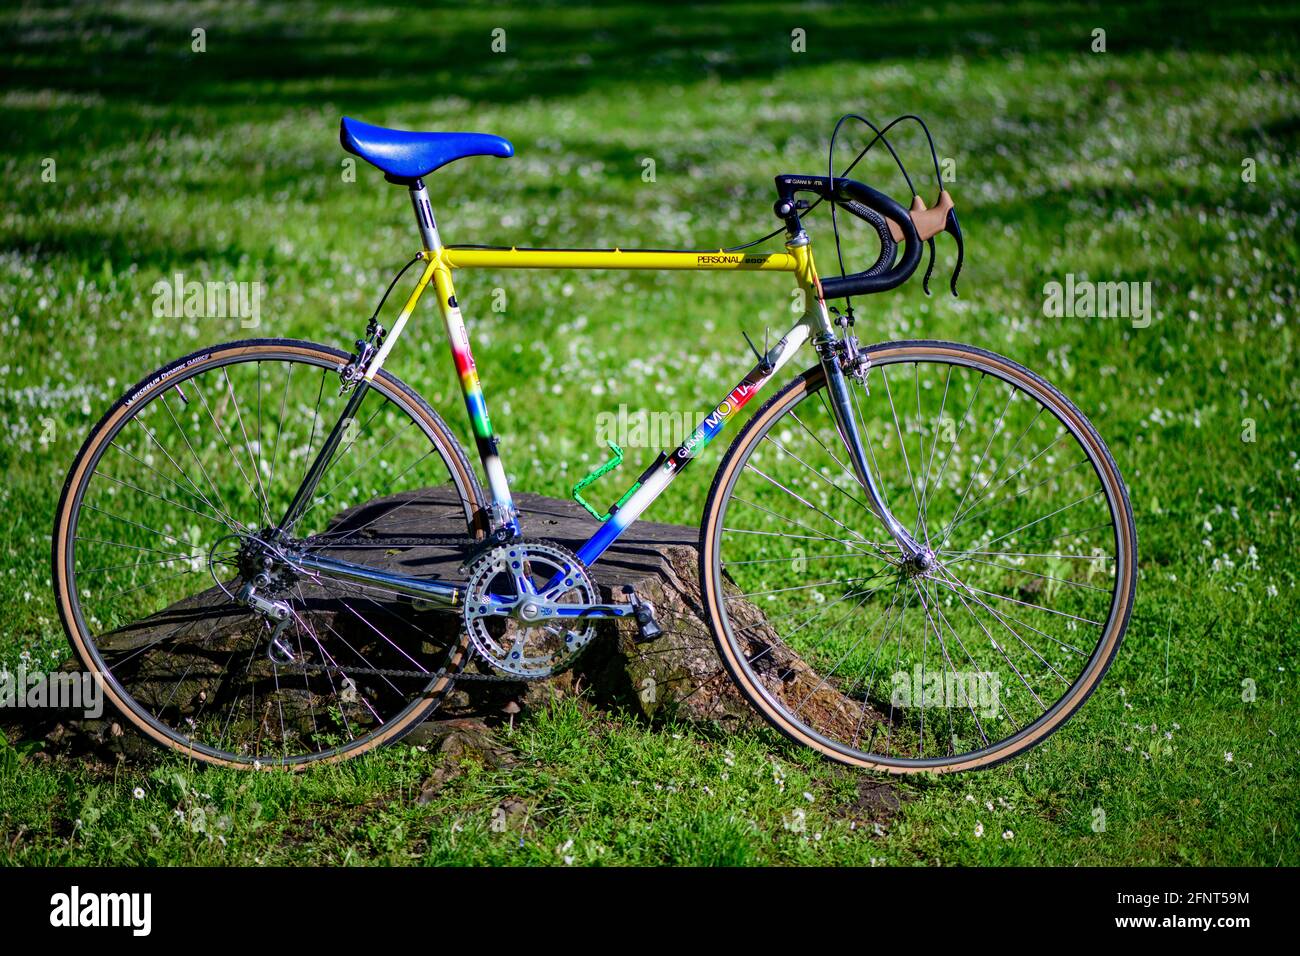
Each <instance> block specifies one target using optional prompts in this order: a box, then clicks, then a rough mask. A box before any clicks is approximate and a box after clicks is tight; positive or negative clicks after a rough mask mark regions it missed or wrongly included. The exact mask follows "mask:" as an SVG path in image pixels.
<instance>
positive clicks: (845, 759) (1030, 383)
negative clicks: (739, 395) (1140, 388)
mask: <svg viewBox="0 0 1300 956" xmlns="http://www.w3.org/2000/svg"><path fill="white" fill-rule="evenodd" d="M865 351H866V352H867V353H868V354H870V356H871V358H872V361H873V363H876V364H879V363H881V362H883V361H891V362H899V361H910V360H912V359H920V360H925V359H939V360H945V359H948V360H950V359H954V358H964V359H966V360H967V362H965V363H962V364H970V360H972V359H977V360H978V361H979V362H980V363H983V364H985V365H988V366H990V367H991V368H993V369H996V370H997V371H998V372H999V373H1001V374H1003V375H1005V376H1006V377H1007V379H1008V380H1010V381H1013V382H1015V383H1016V384H1017V385H1018V386H1020V387H1022V388H1024V389H1025V390H1027V391H1028V392H1029V393H1030V394H1031V395H1033V396H1034V397H1036V398H1037V399H1039V400H1040V401H1042V402H1043V403H1044V404H1046V405H1047V406H1048V407H1049V408H1050V409H1052V410H1053V411H1054V412H1055V413H1056V414H1058V415H1059V416H1060V417H1061V418H1062V419H1063V420H1064V421H1065V422H1066V425H1067V427H1069V428H1070V430H1071V431H1072V432H1073V433H1074V435H1075V436H1076V437H1077V438H1078V439H1079V440H1080V441H1081V442H1083V443H1084V444H1085V446H1086V447H1087V450H1088V452H1089V455H1090V457H1091V458H1092V460H1093V462H1094V464H1095V465H1096V466H1097V470H1098V474H1099V475H1100V477H1101V480H1102V482H1103V485H1104V487H1105V489H1106V497H1107V503H1108V506H1109V507H1110V508H1111V509H1112V521H1113V524H1114V527H1115V528H1116V529H1117V531H1118V534H1119V538H1118V540H1117V571H1116V579H1117V581H1119V582H1120V586H1119V588H1118V589H1117V591H1116V594H1115V598H1114V601H1113V603H1112V607H1111V614H1110V618H1109V619H1108V621H1107V629H1106V632H1105V634H1104V635H1103V637H1102V640H1101V641H1100V642H1099V644H1098V649H1097V650H1095V651H1094V652H1093V655H1092V658H1091V659H1090V660H1089V663H1088V667H1087V668H1086V669H1085V671H1084V673H1083V675H1081V677H1080V679H1079V680H1078V681H1076V682H1075V684H1074V685H1073V686H1072V687H1071V688H1070V690H1069V691H1068V692H1067V695H1066V696H1065V697H1063V698H1062V699H1061V700H1060V701H1058V702H1057V703H1056V704H1055V705H1054V706H1053V707H1052V708H1051V709H1050V710H1049V711H1048V712H1047V714H1045V715H1044V716H1043V717H1040V718H1039V720H1038V721H1036V722H1035V723H1034V724H1031V725H1030V727H1029V728H1026V730H1025V731H1022V732H1021V733H1019V734H1016V735H1014V736H1012V737H1010V738H1008V739H1007V740H1005V741H1002V742H1000V743H999V744H998V745H996V746H995V747H993V748H989V749H987V750H985V751H980V752H977V753H974V754H971V755H969V756H968V757H967V758H963V759H959V760H956V761H954V762H953V763H951V764H947V765H909V764H907V763H894V762H882V761H878V760H869V759H865V758H863V757H861V756H858V755H855V754H847V753H844V752H843V751H841V750H838V749H834V748H833V747H828V746H827V744H826V743H825V742H823V741H822V740H819V739H817V738H816V737H814V736H811V735H810V733H809V732H808V730H807V728H805V727H803V726H802V725H800V724H798V723H795V722H793V721H791V720H790V719H789V718H788V717H787V716H786V714H785V713H784V712H783V711H782V710H781V709H780V708H779V707H777V706H776V704H775V703H774V702H773V701H772V700H771V699H770V697H769V696H768V694H767V692H766V690H765V689H764V688H762V686H761V685H760V684H758V683H757V682H755V681H753V680H752V679H751V677H750V675H749V672H748V670H747V668H745V667H744V666H742V663H741V661H740V658H739V656H738V655H737V653H736V649H735V648H734V647H733V646H732V643H731V640H730V639H729V638H728V637H727V629H726V623H725V621H724V620H723V619H722V615H721V613H720V608H719V607H718V601H717V600H716V598H715V593H716V591H715V581H714V572H713V568H714V564H715V560H714V555H715V553H716V545H715V541H716V538H717V530H718V519H719V517H720V508H719V505H720V502H721V499H722V496H723V494H724V493H725V491H726V490H728V489H730V487H731V485H732V483H733V482H734V478H735V476H736V474H737V473H738V470H739V466H740V465H741V464H742V463H743V461H745V460H746V459H747V456H746V454H745V451H746V447H747V445H748V444H749V443H750V441H751V440H761V438H758V439H754V436H755V435H759V436H761V435H762V434H763V432H764V428H765V426H766V425H767V424H768V423H770V422H771V421H773V420H774V419H775V418H777V417H778V416H780V415H781V414H782V413H783V412H784V411H785V410H786V409H788V408H789V407H791V406H792V405H793V404H795V402H797V401H798V399H799V398H801V397H802V396H803V395H804V394H806V393H807V392H809V391H810V390H811V389H812V388H814V387H816V386H819V385H821V383H822V382H823V380H824V376H823V374H822V370H821V368H820V366H817V367H814V368H812V369H809V370H808V371H807V372H805V373H804V374H803V375H802V376H800V377H799V378H797V379H795V380H794V381H793V382H791V383H790V384H789V385H787V386H786V387H785V388H784V389H782V390H781V391H780V392H779V393H777V394H776V395H774V396H773V397H772V398H771V399H770V400H769V401H768V402H767V403H766V404H765V405H764V406H763V407H762V408H761V409H759V411H758V413H757V414H755V415H754V417H753V418H752V419H750V421H749V422H748V423H746V425H745V428H744V429H743V430H742V431H741V432H740V434H739V435H737V436H736V440H735V441H734V442H733V443H732V446H731V448H730V449H728V451H727V455H726V457H725V458H724V459H723V461H722V464H721V465H720V466H719V467H718V472H717V475H716V476H715V478H714V481H713V487H712V489H711V490H710V492H709V500H708V503H707V504H706V506H705V512H704V520H703V522H702V524H701V528H700V581H701V584H702V597H703V600H704V606H705V608H706V616H707V618H708V621H709V628H710V631H711V632H712V634H713V641H714V644H715V645H716V647H717V651H718V655H719V657H720V658H721V659H722V662H723V664H724V665H725V666H726V668H727V672H728V673H729V674H730V675H731V678H732V680H734V681H735V682H736V685H737V686H738V687H739V688H740V690H741V692H742V693H743V694H744V695H745V697H746V698H747V699H748V700H749V701H750V703H751V704H753V705H754V707H755V708H756V709H757V710H758V711H759V713H760V714H762V715H763V717H764V718H765V719H766V720H767V721H768V722H769V723H770V724H772V726H773V727H775V728H776V729H777V730H779V731H780V732H781V733H782V734H784V735H785V736H786V737H789V738H790V739H791V740H793V741H795V742H796V743H801V744H804V745H805V746H808V747H811V748H813V749H814V750H816V751H818V752H820V753H822V754H824V755H825V756H826V757H828V758H830V759H831V760H834V761H836V762H837V763H843V764H846V765H848V766H851V767H861V768H864V769H868V770H880V771H885V772H887V773H894V774H905V773H952V772H954V771H958V770H973V769H977V768H981V767H990V766H993V765H994V764H997V763H1000V762H1002V761H1003V760H1008V759H1010V758H1011V757H1014V756H1016V755H1017V754H1019V753H1023V752H1024V751H1025V750H1028V749H1029V748H1031V747H1034V746H1036V745H1037V744H1039V743H1041V742H1042V741H1043V739H1044V738H1046V737H1047V736H1048V735H1050V734H1051V733H1053V732H1054V731H1055V730H1057V729H1059V728H1060V727H1061V725H1062V724H1064V723H1065V721H1066V720H1068V719H1069V718H1070V717H1071V716H1072V715H1073V714H1074V713H1075V711H1077V710H1078V709H1079V707H1080V706H1082V705H1083V703H1084V701H1086V700H1087V699H1088V696H1089V695H1090V694H1091V693H1092V692H1093V690H1095V689H1096V687H1097V685H1098V683H1100V681H1101V678H1102V677H1103V676H1104V675H1105V673H1106V671H1107V669H1108V668H1109V667H1110V664H1111V662H1112V661H1113V660H1114V657H1115V653H1116V651H1117V650H1118V649H1119V644H1120V641H1121V640H1122V638H1123V636H1124V632H1125V630H1126V629H1127V627H1128V620H1129V615H1130V613H1131V612H1132V605H1133V599H1134V597H1135V594H1136V586H1137V535H1136V531H1135V529H1134V525H1133V513H1132V508H1131V507H1130V505H1129V500H1128V491H1127V489H1126V488H1125V485H1124V481H1123V478H1122V477H1121V476H1120V473H1119V469H1118V467H1117V466H1116V465H1115V462H1114V460H1113V459H1112V458H1111V455H1110V452H1109V450H1108V449H1107V448H1106V445H1105V443H1104V442H1103V441H1102V440H1101V437H1100V436H1099V435H1098V434H1097V432H1096V430H1095V429H1094V428H1093V427H1092V424H1091V423H1090V422H1089V421H1088V419H1087V418H1085V417H1084V415H1083V413H1082V412H1080V411H1079V410H1078V409H1077V408H1075V406H1074V405H1073V403H1071V402H1070V401H1069V399H1067V398H1066V397H1065V396H1064V395H1062V394H1061V393H1060V392H1058V391H1057V390H1056V389H1055V388H1053V387H1052V386H1051V385H1050V384H1049V383H1047V382H1046V381H1044V380H1043V379H1041V378H1039V377H1038V376H1037V375H1034V374H1033V373H1032V372H1030V371H1029V370H1028V369H1026V368H1023V367H1022V366H1020V365H1017V364H1016V363H1015V362H1012V361H1010V360H1009V359H1006V358H1003V357H1002V356H1000V355H996V354H995V353H992V352H987V351H985V350H984V349H980V348H975V347H973V346H964V345H957V344H954V343H948V342H930V341H923V342H895V343H889V344H885V345H880V346H873V347H871V348H870V349H866V350H865ZM900 356H904V357H905V358H900Z"/></svg>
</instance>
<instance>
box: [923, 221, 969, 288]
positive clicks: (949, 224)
mask: <svg viewBox="0 0 1300 956" xmlns="http://www.w3.org/2000/svg"><path fill="white" fill-rule="evenodd" d="M943 231H944V232H946V233H949V234H951V236H952V237H953V239H954V240H956V242H957V265H956V267H954V268H953V270H952V280H951V284H952V296H953V298H954V299H956V298H958V295H957V277H958V276H959V275H961V264H962V262H963V261H964V260H965V258H966V244H965V243H964V242H963V241H962V238H961V226H959V225H958V224H957V210H956V209H951V208H950V209H949V210H948V216H947V218H946V219H945V220H944V225H943ZM930 250H931V256H932V257H933V251H934V240H933V239H932V240H930ZM931 262H933V258H931ZM926 277H927V278H929V276H928V274H927V276H926Z"/></svg>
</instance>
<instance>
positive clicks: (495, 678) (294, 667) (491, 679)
mask: <svg viewBox="0 0 1300 956" xmlns="http://www.w3.org/2000/svg"><path fill="white" fill-rule="evenodd" d="M276 666H277V668H278V669H279V670H281V671H287V672H289V673H291V674H322V673H337V674H341V675H343V676H344V677H353V676H356V675H358V674H367V675H371V676H374V677H416V678H423V679H426V680H431V681H432V680H438V679H440V678H443V677H450V678H451V680H452V681H453V682H455V681H477V682H479V683H482V684H519V683H526V682H528V681H529V680H536V679H538V678H528V677H520V676H517V675H513V674H510V675H503V674H468V673H465V672H464V671H458V672H456V673H452V672H451V671H449V670H447V668H445V667H442V668H439V669H438V670H436V671H416V670H402V669H400V668H395V667H340V666H339V665H337V664H278V665H276Z"/></svg>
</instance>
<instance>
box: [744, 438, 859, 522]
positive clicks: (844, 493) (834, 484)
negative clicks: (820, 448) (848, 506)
mask: <svg viewBox="0 0 1300 956" xmlns="http://www.w3.org/2000/svg"><path fill="white" fill-rule="evenodd" d="M763 440H764V441H769V442H771V443H772V444H773V445H775V446H776V447H777V448H779V449H781V451H782V453H783V454H786V455H788V456H790V457H791V458H793V459H794V460H795V461H797V462H798V463H799V464H801V465H803V466H804V468H806V469H807V470H808V471H810V472H812V473H813V474H814V475H816V476H817V477H818V478H820V479H821V480H822V481H824V482H825V483H826V484H828V485H830V486H831V487H832V488H834V489H835V490H836V491H838V492H839V493H840V494H842V495H843V496H844V497H846V498H848V499H849V500H850V501H852V502H854V503H855V504H856V505H858V506H859V507H861V508H866V510H867V511H868V512H869V511H870V510H871V509H870V508H869V507H867V503H866V502H865V501H862V500H861V499H860V498H857V497H855V496H853V495H851V494H849V493H848V492H847V491H845V490H844V489H843V488H841V487H840V486H839V485H837V484H836V483H835V482H833V481H831V480H830V479H829V478H827V477H826V476H825V475H823V474H822V473H821V472H820V471H818V470H817V469H816V468H814V467H813V466H812V465H810V464H808V463H807V462H806V461H804V460H803V459H802V458H800V457H799V456H798V455H796V454H795V453H794V452H792V451H790V450H788V449H787V448H786V447H785V446H784V445H782V444H781V443H780V442H779V441H777V440H776V439H775V438H773V437H772V436H771V434H770V433H769V434H767V435H764V436H763ZM754 470H755V471H757V470H758V469H757V468H755V469H754Z"/></svg>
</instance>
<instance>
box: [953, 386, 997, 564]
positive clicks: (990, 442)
mask: <svg viewBox="0 0 1300 956" xmlns="http://www.w3.org/2000/svg"><path fill="white" fill-rule="evenodd" d="M1015 400H1016V390H1015V388H1014V387H1012V389H1011V394H1010V395H1008V396H1007V403H1006V404H1005V405H1003V406H1002V413H1001V414H1000V415H998V422H997V424H996V425H994V426H993V434H991V435H989V440H988V441H987V442H985V443H984V450H983V451H982V452H980V459H979V461H977V462H976V463H975V467H974V468H972V469H971V473H970V477H969V478H968V479H966V489H965V490H964V491H963V492H962V493H961V500H960V501H958V502H957V507H956V508H955V509H954V510H953V516H952V518H950V519H949V521H948V524H947V525H945V526H944V529H943V533H942V535H941V536H940V539H939V547H941V548H942V547H943V546H944V545H945V544H947V543H948V535H949V534H951V533H952V524H953V521H955V520H957V515H959V514H961V509H962V506H963V505H964V504H966V496H967V495H969V494H970V490H971V486H972V485H974V484H975V477H976V476H977V475H978V474H979V473H980V469H981V468H983V467H984V459H985V458H987V457H988V453H989V449H990V448H992V447H993V440H994V439H995V438H997V437H998V435H999V434H1000V433H1001V432H1002V423H1003V422H1004V421H1006V418H1007V411H1008V410H1010V408H1011V403H1012V402H1014V401H1015Z"/></svg>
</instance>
